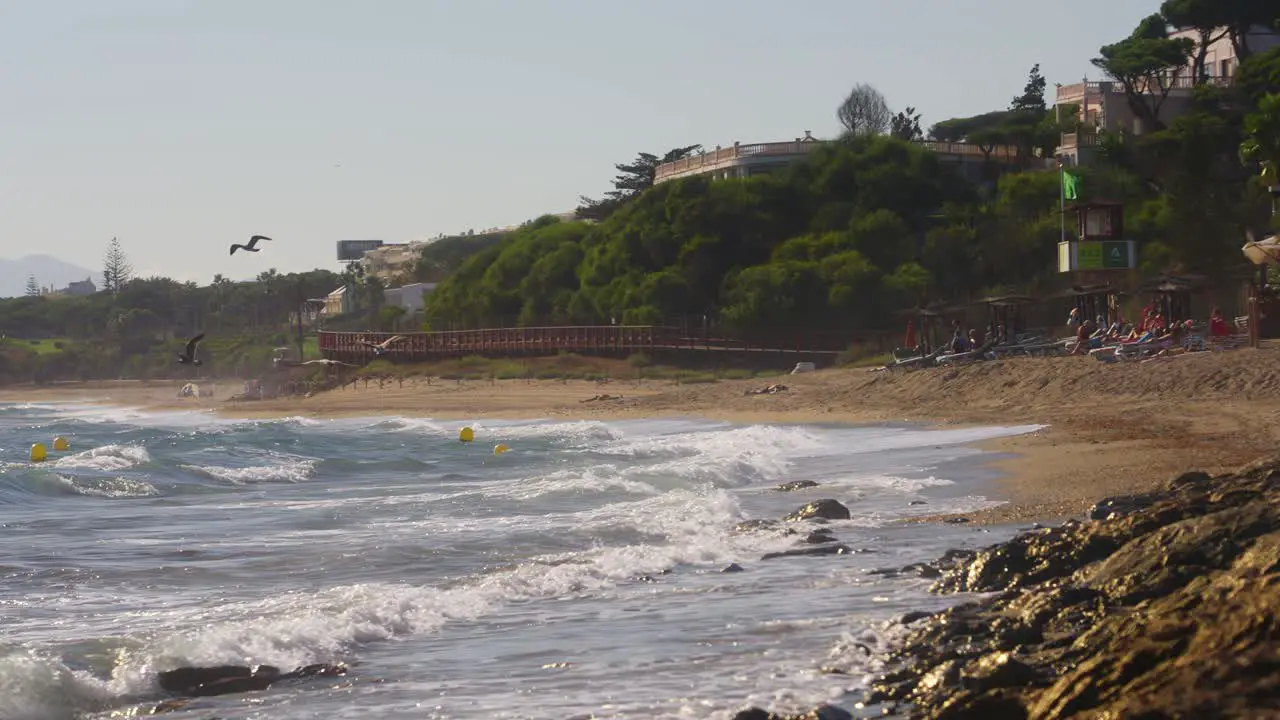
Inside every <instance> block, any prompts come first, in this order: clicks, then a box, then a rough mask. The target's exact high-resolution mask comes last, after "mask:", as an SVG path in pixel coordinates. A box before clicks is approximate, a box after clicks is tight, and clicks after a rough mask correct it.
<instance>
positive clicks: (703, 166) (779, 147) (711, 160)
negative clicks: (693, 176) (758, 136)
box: [654, 140, 822, 182]
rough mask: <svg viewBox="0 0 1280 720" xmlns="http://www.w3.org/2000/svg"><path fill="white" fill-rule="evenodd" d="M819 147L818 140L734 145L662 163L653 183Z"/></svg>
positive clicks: (803, 152) (806, 151) (804, 152)
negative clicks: (743, 160)
mask: <svg viewBox="0 0 1280 720" xmlns="http://www.w3.org/2000/svg"><path fill="white" fill-rule="evenodd" d="M821 145H822V142H821V141H819V140H810V141H807V142H794V141H793V142H776V143H754V144H752V145H741V144H738V143H735V144H734V145H733V146H732V147H727V148H719V149H717V150H712V151H710V152H705V153H699V154H697V155H690V156H689V157H687V158H684V159H683V160H676V161H675V162H669V163H663V164H662V165H659V166H658V167H657V168H656V169H655V170H654V181H655V182H661V181H663V180H665V179H667V178H670V177H672V176H674V175H684V174H686V173H689V172H691V171H696V170H713V169H716V168H717V167H721V166H724V165H728V164H730V163H731V161H733V160H737V159H739V158H758V157H770V156H774V157H776V156H786V155H805V154H807V153H808V152H809V151H811V150H813V149H814V148H817V147H819V146H821Z"/></svg>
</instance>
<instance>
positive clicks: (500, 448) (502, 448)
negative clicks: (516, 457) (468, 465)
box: [493, 443, 511, 455]
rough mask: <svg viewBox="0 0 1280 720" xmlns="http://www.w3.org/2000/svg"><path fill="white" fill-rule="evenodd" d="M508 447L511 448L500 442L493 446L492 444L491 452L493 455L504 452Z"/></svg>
mask: <svg viewBox="0 0 1280 720" xmlns="http://www.w3.org/2000/svg"><path fill="white" fill-rule="evenodd" d="M510 449H511V448H509V447H507V446H506V445H503V444H502V443H498V444H497V445H494V446H493V454H494V455H501V454H502V453H504V452H506V451H508V450H510Z"/></svg>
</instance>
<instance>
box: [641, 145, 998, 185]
mask: <svg viewBox="0 0 1280 720" xmlns="http://www.w3.org/2000/svg"><path fill="white" fill-rule="evenodd" d="M824 144H825V141H822V140H809V141H804V142H776V143H755V144H752V145H733V146H732V147H727V148H720V149H718V150H712V151H710V152H706V153H700V154H698V155H691V156H689V157H687V158H684V159H683V160H676V161H675V162H669V163H663V164H662V165H659V166H658V167H657V168H656V169H655V170H654V182H662V181H664V180H669V179H671V178H673V177H678V176H682V175H687V174H692V173H696V172H697V171H703V172H711V171H713V170H717V169H720V168H723V167H729V166H731V165H733V161H735V160H741V159H751V158H761V157H786V156H797V157H798V156H802V155H806V154H808V153H809V152H812V151H813V150H814V149H815V148H818V147H821V146H822V145H824ZM917 144H918V145H920V146H921V147H923V148H924V149H926V150H929V151H931V152H934V153H937V154H939V155H942V156H944V157H945V156H949V157H952V158H974V159H977V158H986V157H988V155H989V156H990V157H991V158H992V159H995V160H1015V159H1017V157H1018V151H1017V149H1016V148H1013V147H1009V146H1003V145H997V146H995V147H994V148H992V149H991V150H990V152H989V153H987V152H984V151H983V149H982V147H981V146H979V145H975V144H974V143H964V142H935V141H932V140H920V141H917Z"/></svg>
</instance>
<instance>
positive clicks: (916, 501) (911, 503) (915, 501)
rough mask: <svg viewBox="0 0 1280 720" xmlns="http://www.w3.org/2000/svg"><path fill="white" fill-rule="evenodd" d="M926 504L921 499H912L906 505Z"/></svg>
mask: <svg viewBox="0 0 1280 720" xmlns="http://www.w3.org/2000/svg"><path fill="white" fill-rule="evenodd" d="M928 504H929V503H927V502H925V501H923V500H912V501H911V502H909V503H907V505H928Z"/></svg>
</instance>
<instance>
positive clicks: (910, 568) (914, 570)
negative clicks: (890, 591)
mask: <svg viewBox="0 0 1280 720" xmlns="http://www.w3.org/2000/svg"><path fill="white" fill-rule="evenodd" d="M901 572H902V574H904V575H915V576H917V577H922V578H925V579H926V580H933V579H935V578H940V577H942V571H941V570H939V569H938V568H936V567H934V566H932V565H930V564H928V563H912V564H911V565H907V566H906V567H904V568H902V571H901Z"/></svg>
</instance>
